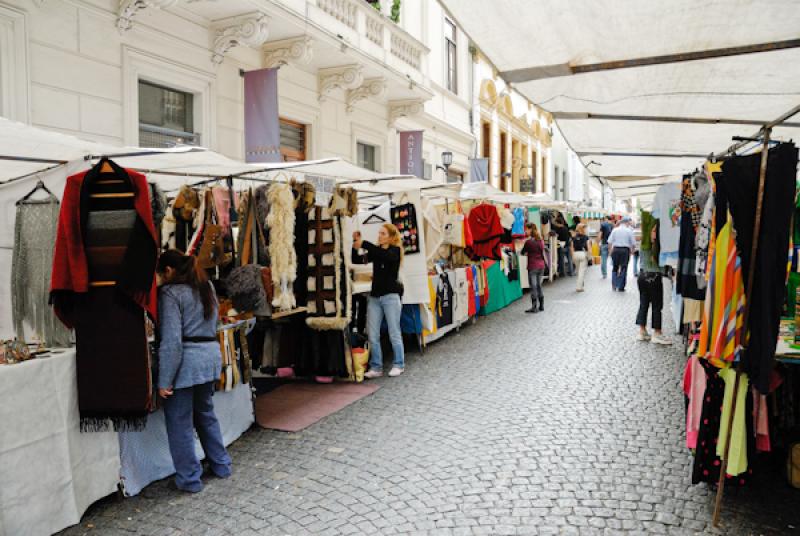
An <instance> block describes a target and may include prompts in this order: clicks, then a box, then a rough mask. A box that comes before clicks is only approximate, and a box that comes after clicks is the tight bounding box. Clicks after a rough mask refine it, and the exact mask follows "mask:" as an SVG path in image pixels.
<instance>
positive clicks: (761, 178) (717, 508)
mask: <svg viewBox="0 0 800 536" xmlns="http://www.w3.org/2000/svg"><path fill="white" fill-rule="evenodd" d="M771 132H772V129H771V128H769V127H766V128H764V131H763V133H764V141H763V145H762V148H761V169H760V170H759V174H758V194H757V196H756V218H755V222H754V223H753V244H752V247H751V248H750V269H749V271H748V273H747V288H746V292H745V305H744V322H743V323H742V326H743V329H744V348H743V349H742V353H744V352H746V351H747V344H748V343H749V342H750V336H749V330H748V326H747V324H748V322H749V321H750V298H751V296H752V295H753V283H754V280H755V271H756V255H757V254H758V237H759V234H760V233H761V213H762V209H763V205H764V183H765V182H766V178H767V160H768V158H769V136H770V133H771ZM741 376H742V360H741V359H740V360H739V364H738V365H737V366H736V380H735V381H734V383H733V397H732V398H733V400H732V401H731V411H730V413H729V414H728V433H727V435H726V436H725V450H724V452H723V457H722V466H721V467H720V470H719V485H718V486H717V497H716V500H715V501H714V516H713V518H712V524H713V525H714V526H715V527H717V526H719V516H720V512H721V511H722V495H723V492H724V490H725V473H726V472H727V469H728V455H729V454H730V448H731V436H732V435H733V417H734V415H735V414H736V403H737V399H738V397H739V382H740V380H741Z"/></svg>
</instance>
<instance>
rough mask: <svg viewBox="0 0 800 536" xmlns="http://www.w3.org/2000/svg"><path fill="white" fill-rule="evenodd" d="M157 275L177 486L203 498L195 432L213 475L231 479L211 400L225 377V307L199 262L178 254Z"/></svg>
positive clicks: (162, 369)
mask: <svg viewBox="0 0 800 536" xmlns="http://www.w3.org/2000/svg"><path fill="white" fill-rule="evenodd" d="M157 275H158V279H159V283H160V285H161V287H160V290H159V295H158V316H159V334H160V342H159V348H158V357H159V374H158V393H159V395H160V396H161V397H162V398H163V399H164V418H165V421H166V425H167V440H168V442H169V451H170V454H171V455H172V461H173V463H174V465H175V473H176V475H175V485H176V486H177V487H178V489H180V490H183V491H188V492H191V493H197V492H199V491H202V489H203V483H202V482H201V480H200V477H201V476H202V474H203V468H202V465H200V462H199V461H198V460H197V456H196V455H195V450H194V430H195V429H196V430H197V436H198V437H199V438H200V444H201V445H202V446H203V451H205V453H206V458H207V459H208V462H209V465H210V468H211V471H212V472H213V473H214V474H215V475H216V476H218V477H220V478H227V477H229V476H230V475H231V458H230V456H229V455H228V451H227V450H226V449H225V444H224V443H223V440H222V432H221V431H220V426H219V422H218V421H217V416H216V415H215V414H214V404H213V402H212V400H211V397H212V395H213V394H214V383H215V382H216V381H217V380H218V379H219V377H220V373H221V372H222V355H221V354H220V349H219V342H218V341H217V316H218V309H219V305H218V303H217V296H216V294H215V293H214V287H212V286H211V283H210V282H209V281H208V279H207V277H206V274H205V272H204V271H203V270H202V269H201V268H200V267H199V266H198V265H197V263H196V259H195V257H192V256H187V255H184V254H183V253H181V252H180V251H178V250H175V249H171V250H169V251H166V252H164V253H163V254H162V255H161V257H160V258H159V259H158V267H157Z"/></svg>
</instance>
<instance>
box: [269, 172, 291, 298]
mask: <svg viewBox="0 0 800 536" xmlns="http://www.w3.org/2000/svg"><path fill="white" fill-rule="evenodd" d="M268 201H269V205H270V210H269V215H268V216H267V225H268V226H269V230H270V231H269V240H270V242H269V257H270V261H271V263H272V264H271V266H270V267H271V268H272V284H273V289H274V298H273V299H272V306H273V307H277V308H278V309H279V310H281V311H289V310H291V309H294V308H295V306H296V304H297V302H296V300H295V295H294V292H293V286H292V285H293V283H294V281H295V279H296V278H297V253H296V251H295V248H294V243H295V221H296V218H295V207H294V195H293V194H292V189H291V188H290V187H289V185H288V184H281V183H278V184H273V185H272V186H271V187H270V189H269V194H268Z"/></svg>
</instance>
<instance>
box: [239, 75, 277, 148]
mask: <svg viewBox="0 0 800 536" xmlns="http://www.w3.org/2000/svg"><path fill="white" fill-rule="evenodd" d="M244 155H245V156H244V157H245V162H281V161H283V158H282V157H281V126H280V120H279V119H278V69H277V68H272V69H259V70H257V71H248V72H246V73H244Z"/></svg>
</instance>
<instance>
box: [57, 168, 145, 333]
mask: <svg viewBox="0 0 800 536" xmlns="http://www.w3.org/2000/svg"><path fill="white" fill-rule="evenodd" d="M98 165H99V164H98ZM113 166H114V167H115V168H116V170H117V175H119V174H120V173H124V172H126V173H127V174H128V177H130V179H131V182H132V183H133V187H134V191H135V192H136V197H135V198H134V208H135V209H136V213H137V214H138V215H139V218H141V220H142V222H144V225H145V227H146V228H147V232H148V234H149V235H150V237H151V238H152V241H153V248H154V252H153V253H154V255H155V256H157V254H158V238H157V235H156V231H155V226H154V225H153V213H152V209H151V207H150V194H149V188H148V186H147V180H146V179H145V176H144V175H142V174H140V173H136V172H135V171H131V170H123V169H122V168H119V167H118V166H116V165H113ZM95 167H97V166H95ZM93 173H96V171H95V169H94V168H93V169H91V170H87V171H84V172H81V173H78V174H76V175H72V176H71V177H69V178H67V184H66V186H65V187H64V196H63V198H62V200H61V211H60V213H59V216H58V229H57V231H56V245H55V253H54V255H53V273H52V278H51V282H50V293H51V303H53V309H54V311H55V313H56V316H58V318H59V319H60V320H61V321H62V322H63V323H64V325H66V326H67V327H68V328H72V327H74V321H75V319H74V316H73V311H72V307H71V306H70V304H71V302H72V300H71V298H72V297H74V296H72V295H73V294H81V293H86V292H89V267H88V262H87V259H86V250H85V249H84V244H83V229H81V219H82V218H81V190H82V188H83V185H84V184H83V183H84V179H85V178H86V176H87V175H88V174H93ZM154 258H155V257H154ZM143 269H145V270H147V271H150V270H152V272H153V274H152V284H151V285H150V287H149V289H138V290H137V289H123V291H124V292H126V294H128V295H129V296H130V297H131V299H133V301H135V302H136V303H137V304H139V305H140V306H141V307H142V308H144V309H145V310H146V311H147V312H148V313H149V314H150V317H151V318H153V319H154V320H155V319H156V318H157V315H158V307H157V305H156V303H157V302H156V279H155V265H153V266H152V267H150V266H146V267H144V268H143ZM148 277H149V276H148ZM65 298H66V299H65Z"/></svg>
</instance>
